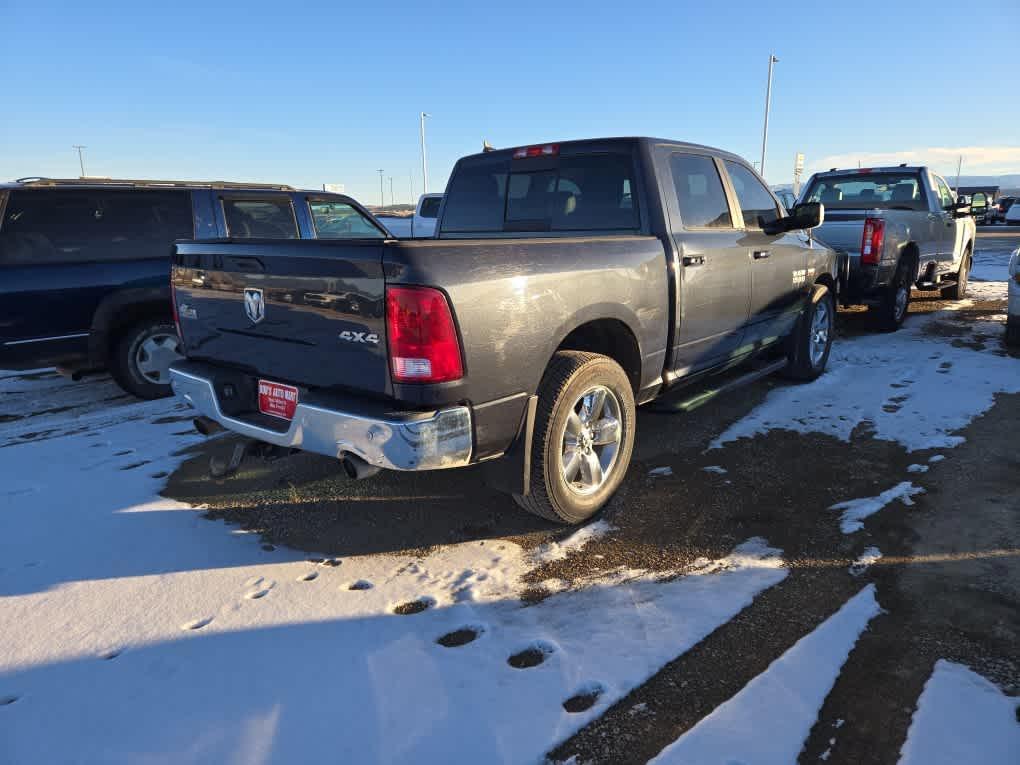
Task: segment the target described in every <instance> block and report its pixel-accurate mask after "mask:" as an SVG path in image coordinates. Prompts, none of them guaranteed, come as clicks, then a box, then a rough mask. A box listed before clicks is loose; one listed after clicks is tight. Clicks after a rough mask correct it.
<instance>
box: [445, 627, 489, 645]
mask: <svg viewBox="0 0 1020 765" xmlns="http://www.w3.org/2000/svg"><path fill="white" fill-rule="evenodd" d="M483 632H485V628H484V627H482V626H480V625H471V626H468V627H461V628H460V629H456V630H454V631H453V632H447V633H446V634H445V635H443V636H442V637H439V638H437V639H436V642H437V643H438V644H439V645H441V646H443V647H444V648H460V647H461V646H462V645H467V644H468V643H473V642H474V641H475V640H477V639H478V637H479V636H480V635H481V634H482V633H483Z"/></svg>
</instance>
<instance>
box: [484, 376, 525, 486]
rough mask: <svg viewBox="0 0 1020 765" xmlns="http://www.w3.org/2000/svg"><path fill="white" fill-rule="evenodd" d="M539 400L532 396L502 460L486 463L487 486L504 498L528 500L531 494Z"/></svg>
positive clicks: (492, 460)
mask: <svg viewBox="0 0 1020 765" xmlns="http://www.w3.org/2000/svg"><path fill="white" fill-rule="evenodd" d="M537 409H538V396H529V397H528V403H527V405H526V406H525V407H524V416H523V417H522V418H521V424H520V427H518V429H517V436H516V437H515V438H514V441H513V443H512V444H511V445H510V448H509V449H507V450H506V452H504V454H503V456H502V457H496V458H494V459H491V460H488V461H487V462H483V463H482V466H483V468H484V470H485V485H486V486H489V487H490V488H493V489H495V490H496V491H501V492H503V493H504V494H517V495H518V496H521V497H526V496H528V494H530V493H531V441H532V437H533V435H534V432H535V411H536V410H537Z"/></svg>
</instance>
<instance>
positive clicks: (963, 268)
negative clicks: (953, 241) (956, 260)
mask: <svg viewBox="0 0 1020 765" xmlns="http://www.w3.org/2000/svg"><path fill="white" fill-rule="evenodd" d="M970 260H971V257H970V250H967V251H966V252H964V253H963V260H962V261H961V262H960V270H959V271H957V272H956V284H954V285H953V286H952V287H946V288H945V289H943V290H940V294H941V295H942V299H943V300H963V299H964V298H965V297H967V283H968V281H969V280H970V267H971V262H970Z"/></svg>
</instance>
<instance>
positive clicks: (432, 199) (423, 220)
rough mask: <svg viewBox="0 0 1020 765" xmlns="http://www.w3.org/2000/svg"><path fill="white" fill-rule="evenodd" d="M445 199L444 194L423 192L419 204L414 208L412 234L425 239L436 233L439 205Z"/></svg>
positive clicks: (414, 236) (416, 237)
mask: <svg viewBox="0 0 1020 765" xmlns="http://www.w3.org/2000/svg"><path fill="white" fill-rule="evenodd" d="M442 201H443V195H442V194H422V195H421V197H420V198H419V199H418V206H417V207H416V208H415V209H414V218H413V219H412V220H411V236H412V237H413V238H415V239H423V238H427V237H430V236H434V235H435V233H436V218H437V217H438V216H439V205H440V204H441V203H442Z"/></svg>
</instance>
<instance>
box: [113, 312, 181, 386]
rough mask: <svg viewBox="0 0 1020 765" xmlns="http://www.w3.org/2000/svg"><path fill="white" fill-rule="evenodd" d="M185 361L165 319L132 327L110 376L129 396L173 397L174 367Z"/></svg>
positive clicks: (119, 346)
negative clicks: (172, 377) (172, 372)
mask: <svg viewBox="0 0 1020 765" xmlns="http://www.w3.org/2000/svg"><path fill="white" fill-rule="evenodd" d="M180 358H182V356H181V353H180V339H179V338H178V337H177V330H176V328H175V327H174V325H173V324H171V323H170V322H168V321H167V320H166V319H163V318H155V317H154V318H151V319H145V320H143V321H140V322H138V323H137V324H134V325H132V326H131V327H130V328H129V329H128V330H127V331H126V332H125V333H124V334H123V335H122V336H121V338H120V341H119V342H118V343H117V346H116V347H115V348H114V351H113V358H112V359H111V360H110V374H112V375H113V379H114V380H116V381H117V384H118V385H120V387H122V388H123V389H124V390H126V391H127V392H128V393H132V394H134V395H135V396H138V397H139V398H145V399H154V398H163V397H164V396H169V395H170V394H171V393H172V392H173V391H171V389H170V365H171V364H172V363H173V362H175V361H177V360H178V359H180Z"/></svg>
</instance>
